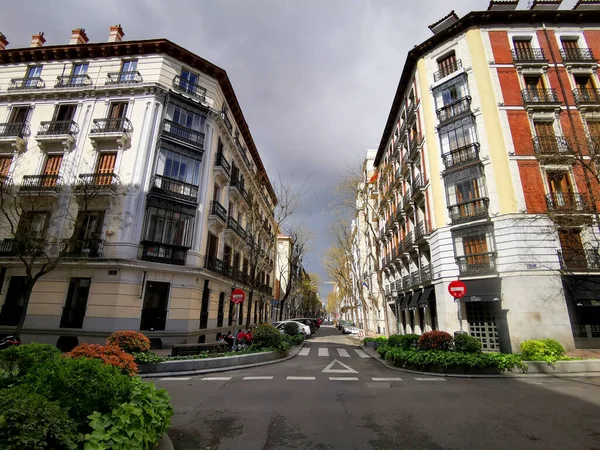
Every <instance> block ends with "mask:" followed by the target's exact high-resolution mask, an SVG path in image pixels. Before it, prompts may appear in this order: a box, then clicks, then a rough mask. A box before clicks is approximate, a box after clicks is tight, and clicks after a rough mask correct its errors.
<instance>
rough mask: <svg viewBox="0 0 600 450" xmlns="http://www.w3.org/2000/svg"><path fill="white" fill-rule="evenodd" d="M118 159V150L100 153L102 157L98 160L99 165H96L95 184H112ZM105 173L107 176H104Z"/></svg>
mask: <svg viewBox="0 0 600 450" xmlns="http://www.w3.org/2000/svg"><path fill="white" fill-rule="evenodd" d="M116 161H117V153H116V152H110V153H100V159H99V160H98V166H97V167H96V175H95V178H96V180H95V184H98V185H102V186H105V185H109V184H111V182H112V178H113V177H112V174H113V173H114V170H115V162H116ZM104 174H106V176H102V175H104Z"/></svg>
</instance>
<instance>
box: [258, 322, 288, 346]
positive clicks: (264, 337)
mask: <svg viewBox="0 0 600 450" xmlns="http://www.w3.org/2000/svg"><path fill="white" fill-rule="evenodd" d="M283 343H284V341H283V339H282V336H281V333H279V330H278V329H277V328H275V327H274V326H273V325H266V324H265V325H259V326H257V327H256V328H255V329H254V330H253V331H252V344H253V346H256V347H262V348H272V349H278V348H280V347H281V346H282V344H283Z"/></svg>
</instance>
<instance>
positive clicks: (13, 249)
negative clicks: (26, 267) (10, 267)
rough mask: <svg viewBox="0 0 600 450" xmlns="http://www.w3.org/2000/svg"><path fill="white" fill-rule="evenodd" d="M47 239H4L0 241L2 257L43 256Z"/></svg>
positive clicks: (0, 254) (0, 255)
mask: <svg viewBox="0 0 600 450" xmlns="http://www.w3.org/2000/svg"><path fill="white" fill-rule="evenodd" d="M46 244H47V241H46V239H14V238H9V239H3V240H2V241H0V257H6V256H8V257H10V256H26V255H37V256H40V255H42V254H43V252H44V250H45V248H46Z"/></svg>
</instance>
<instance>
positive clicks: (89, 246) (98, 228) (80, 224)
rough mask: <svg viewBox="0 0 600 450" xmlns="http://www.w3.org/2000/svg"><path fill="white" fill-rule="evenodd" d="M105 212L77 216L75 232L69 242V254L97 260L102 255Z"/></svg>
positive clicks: (91, 212) (90, 212)
mask: <svg viewBox="0 0 600 450" xmlns="http://www.w3.org/2000/svg"><path fill="white" fill-rule="evenodd" d="M103 226H104V211H86V212H82V213H79V214H78V215H77V220H76V222H75V231H74V232H73V236H72V237H71V240H70V242H69V251H68V253H70V254H72V255H78V256H85V257H90V258H97V257H99V256H101V254H102V244H103V241H102V228H103Z"/></svg>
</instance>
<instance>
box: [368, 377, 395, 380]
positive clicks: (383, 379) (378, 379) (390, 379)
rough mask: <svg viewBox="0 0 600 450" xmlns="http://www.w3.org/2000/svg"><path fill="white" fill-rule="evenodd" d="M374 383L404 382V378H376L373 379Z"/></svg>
mask: <svg viewBox="0 0 600 450" xmlns="http://www.w3.org/2000/svg"><path fill="white" fill-rule="evenodd" d="M371 380H373V381H402V378H374V377H371Z"/></svg>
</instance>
